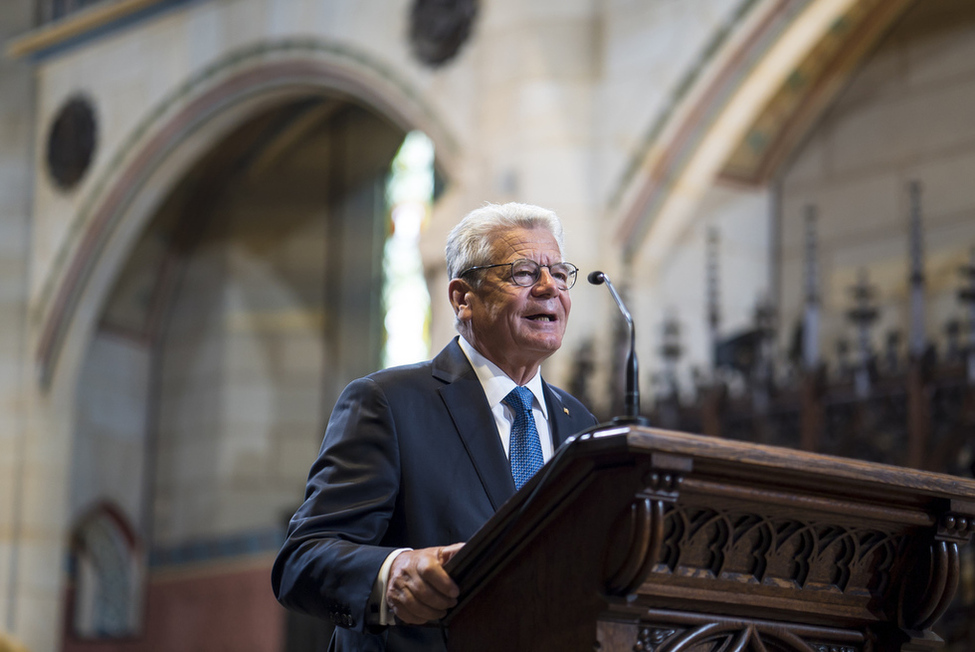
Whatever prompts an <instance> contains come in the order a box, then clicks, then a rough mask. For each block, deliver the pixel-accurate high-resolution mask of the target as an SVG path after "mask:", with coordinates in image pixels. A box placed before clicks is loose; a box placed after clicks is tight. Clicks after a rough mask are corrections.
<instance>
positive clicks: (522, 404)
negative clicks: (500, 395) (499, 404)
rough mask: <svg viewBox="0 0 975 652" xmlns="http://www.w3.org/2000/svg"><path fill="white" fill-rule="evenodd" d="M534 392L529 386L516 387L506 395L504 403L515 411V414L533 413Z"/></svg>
mask: <svg viewBox="0 0 975 652" xmlns="http://www.w3.org/2000/svg"><path fill="white" fill-rule="evenodd" d="M532 398H533V394H532V392H531V390H530V389H528V388H527V387H521V386H518V387H515V388H514V389H513V390H511V391H510V392H508V395H507V396H505V397H504V404H505V405H507V406H508V407H510V408H511V409H512V410H514V411H515V414H516V415H518V414H525V413H527V414H531V411H532Z"/></svg>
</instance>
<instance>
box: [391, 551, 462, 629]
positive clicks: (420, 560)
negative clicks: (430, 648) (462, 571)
mask: <svg viewBox="0 0 975 652" xmlns="http://www.w3.org/2000/svg"><path fill="white" fill-rule="evenodd" d="M463 545H464V544H463V543H455V544H453V545H451V546H444V547H441V548H423V549H421V550H406V551H404V552H401V553H400V554H399V555H398V556H397V557H396V559H394V560H393V565H392V566H391V567H390V569H389V580H388V581H387V582H386V604H387V605H388V606H389V608H390V609H392V611H393V613H394V614H396V617H397V618H399V619H400V620H402V621H403V622H405V623H410V624H411V625H421V624H423V623H426V622H429V621H431V620H437V619H439V618H443V617H444V616H445V615H446V614H447V610H448V609H450V608H451V607H453V606H454V605H455V604H457V596H458V595H460V589H458V588H457V585H456V584H454V581H453V580H452V579H450V575H447V572H446V571H445V570H444V569H443V565H444V564H446V563H447V561H448V560H449V559H450V558H451V557H453V556H454V555H455V554H457V551H458V550H460V549H461V547H462V546H463Z"/></svg>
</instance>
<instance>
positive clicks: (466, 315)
mask: <svg viewBox="0 0 975 652" xmlns="http://www.w3.org/2000/svg"><path fill="white" fill-rule="evenodd" d="M472 292H473V290H472V289H471V286H470V284H469V283H468V282H467V281H465V280H464V279H461V278H455V279H453V280H452V281H450V283H448V284H447V294H448V295H450V305H451V306H453V307H454V316H455V317H457V319H458V320H460V321H469V320H470V318H471V293H472Z"/></svg>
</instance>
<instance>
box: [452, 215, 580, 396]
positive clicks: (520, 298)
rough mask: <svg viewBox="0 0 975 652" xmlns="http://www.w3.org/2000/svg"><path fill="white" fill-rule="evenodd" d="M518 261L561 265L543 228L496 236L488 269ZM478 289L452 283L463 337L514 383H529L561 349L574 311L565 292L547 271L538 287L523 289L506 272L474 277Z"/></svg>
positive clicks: (501, 269) (485, 272)
mask: <svg viewBox="0 0 975 652" xmlns="http://www.w3.org/2000/svg"><path fill="white" fill-rule="evenodd" d="M522 258H527V259H529V260H534V261H535V262H537V263H539V264H540V265H552V264H554V263H559V262H563V261H562V256H561V254H560V253H559V245H558V243H557V242H556V240H555V237H554V236H553V235H552V234H551V233H549V231H548V230H547V229H544V228H538V229H525V228H520V227H519V228H514V229H509V230H505V231H499V232H498V234H497V236H496V237H495V240H494V246H493V255H492V257H491V260H490V261H488V262H489V264H497V263H509V262H512V261H515V260H519V259H522ZM472 274H479V275H480V279H481V284H480V286H479V287H477V288H476V289H474V287H473V286H472V285H470V284H468V283H467V282H465V281H463V280H460V279H455V280H454V281H452V282H451V284H450V295H451V303H453V305H454V310H455V312H456V313H457V316H458V318H459V319H460V320H461V322H462V323H466V329H464V330H463V333H464V335H465V337H467V338H468V339H469V340H471V344H473V345H474V347H475V348H476V349H477V350H478V351H480V352H481V353H482V354H483V355H484V356H485V357H486V358H488V359H489V360H491V361H492V362H494V363H495V364H496V365H498V366H499V367H501V369H503V370H504V371H505V372H506V373H508V374H509V375H510V376H512V378H514V379H515V380H516V381H518V380H520V379H519V378H518V376H519V375H521V374H523V373H528V376H527V378H524V380H526V381H527V380H528V379H530V378H531V376H532V375H534V372H535V369H537V367H538V365H539V364H541V362H542V361H543V360H545V359H546V358H547V357H549V356H550V355H552V354H553V353H555V352H556V351H557V350H558V349H559V347H560V346H562V335H563V334H564V333H565V327H566V323H567V320H568V317H569V309H570V308H571V307H572V299H571V298H570V297H569V292H568V291H567V290H559V289H558V287H557V286H556V284H555V280H554V279H553V278H552V275H551V274H550V273H549V269H548V268H547V267H542V268H541V270H540V276H539V279H538V282H537V283H535V284H534V285H533V286H531V287H521V286H518V285H515V284H514V283H512V282H511V268H510V267H507V266H506V267H495V268H492V269H486V270H479V271H475V272H472Z"/></svg>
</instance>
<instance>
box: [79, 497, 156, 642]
mask: <svg viewBox="0 0 975 652" xmlns="http://www.w3.org/2000/svg"><path fill="white" fill-rule="evenodd" d="M71 561H72V564H71V568H72V574H73V579H74V599H73V603H72V605H71V607H72V626H73V631H74V635H75V636H77V637H79V638H125V637H130V636H136V635H138V634H139V633H140V631H141V626H142V616H143V596H144V587H143V585H144V577H145V573H144V570H143V559H142V552H141V546H140V545H139V543H138V540H137V539H136V536H135V533H134V532H133V530H132V527H131V526H130V525H129V523H128V521H127V519H126V518H125V516H124V515H123V514H122V513H121V511H119V510H118V509H117V508H115V507H114V506H112V505H110V504H107V503H103V504H100V505H98V506H96V507H95V508H93V509H92V510H90V511H89V512H88V513H87V514H86V515H85V516H83V517H82V518H81V519H80V520H79V521H78V524H77V525H76V526H75V528H74V531H73V536H72V540H71Z"/></svg>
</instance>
